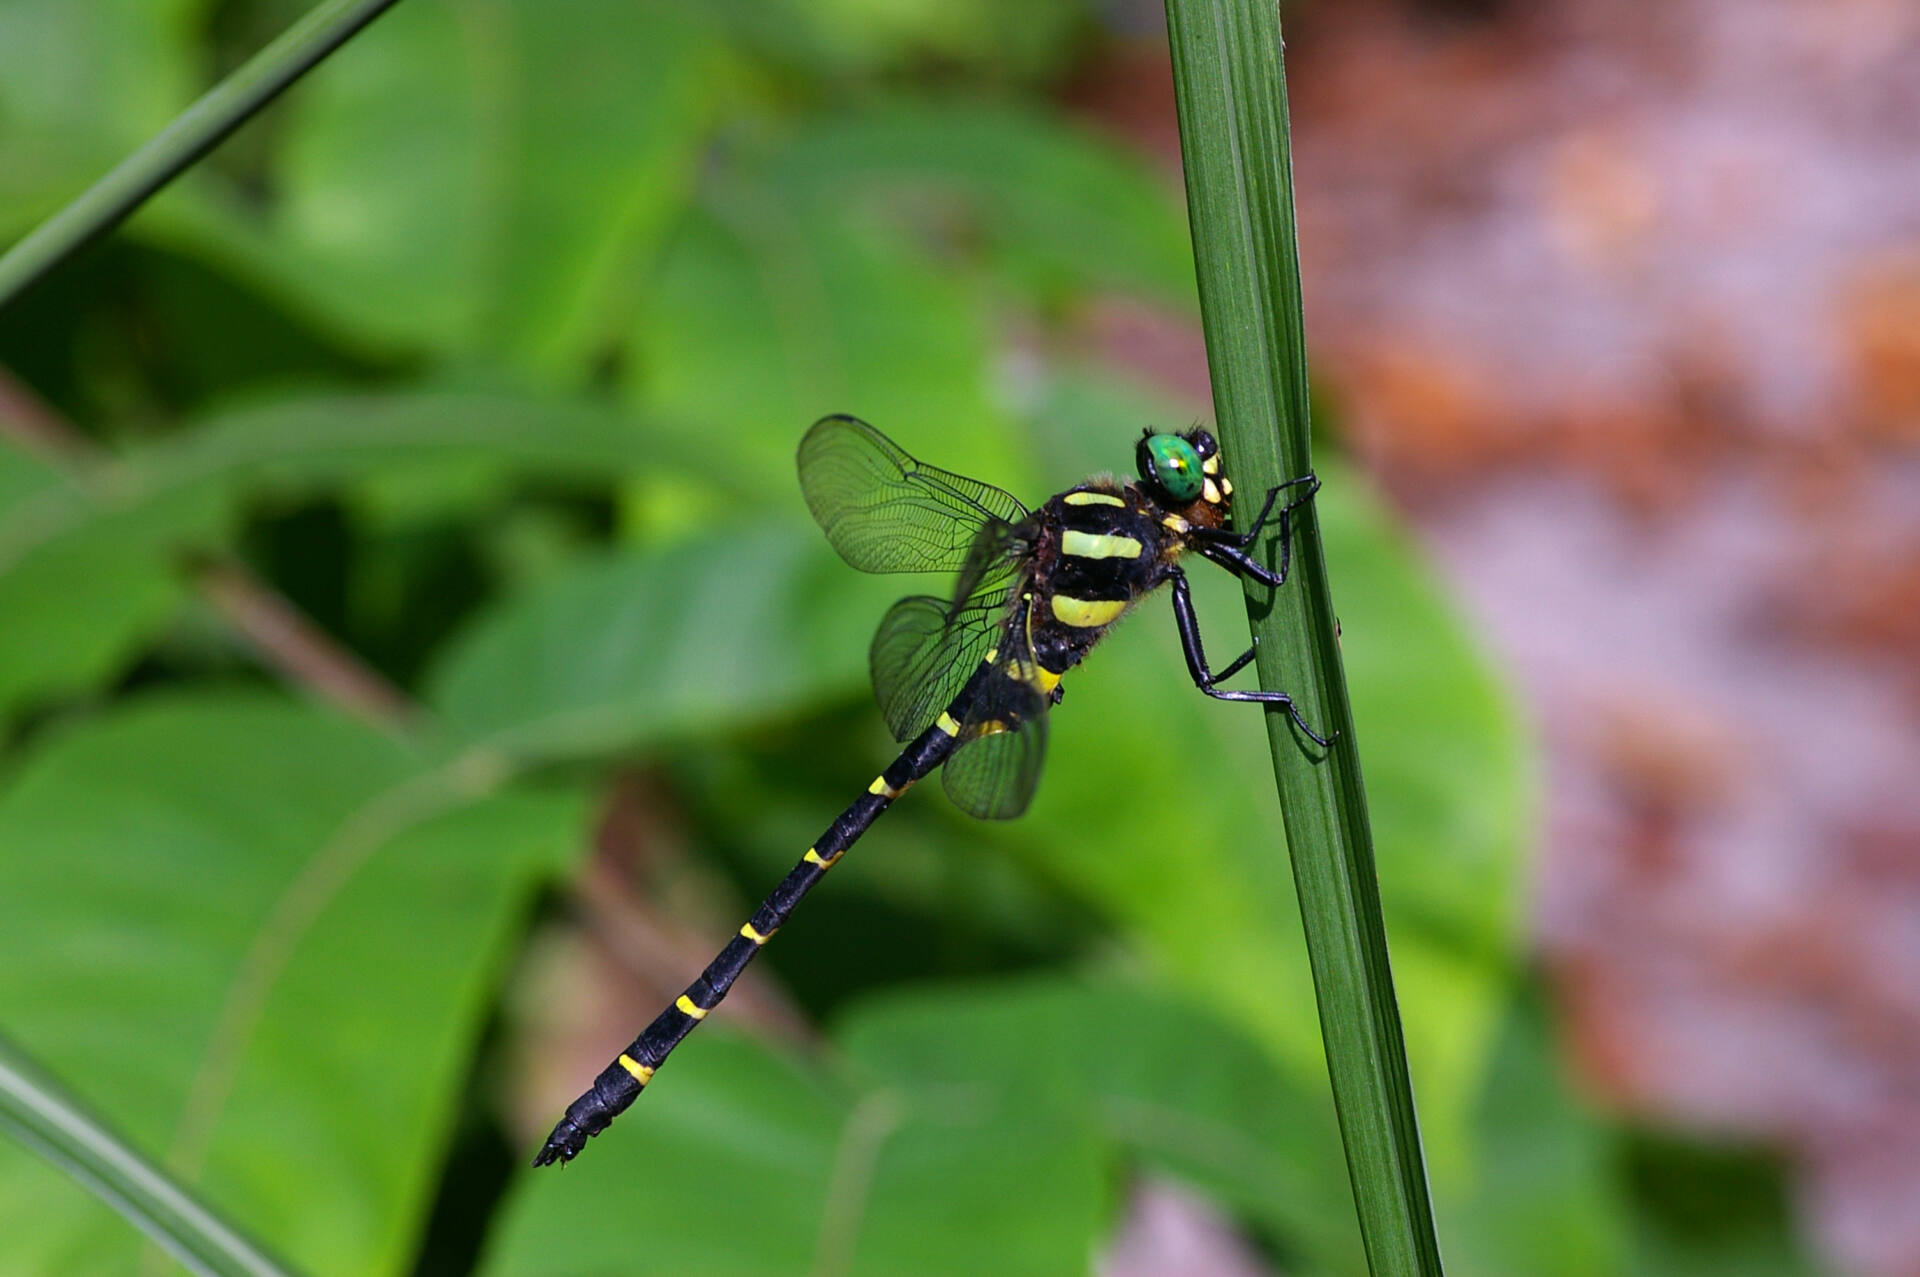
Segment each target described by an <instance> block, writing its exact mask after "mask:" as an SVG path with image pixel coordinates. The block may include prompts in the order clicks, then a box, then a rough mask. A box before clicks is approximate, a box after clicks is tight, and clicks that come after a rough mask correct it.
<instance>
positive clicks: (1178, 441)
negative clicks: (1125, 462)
mask: <svg viewBox="0 0 1920 1277" xmlns="http://www.w3.org/2000/svg"><path fill="white" fill-rule="evenodd" d="M1141 445H1142V446H1141V453H1140V461H1141V466H1140V477H1141V478H1142V479H1145V480H1147V481H1148V482H1149V483H1155V484H1158V485H1159V486H1160V490H1161V491H1163V492H1165V493H1166V494H1167V495H1168V496H1170V497H1172V498H1173V499H1174V500H1175V501H1197V500H1199V499H1200V489H1201V486H1202V485H1203V484H1204V483H1205V482H1206V480H1205V479H1203V478H1202V477H1201V475H1200V454H1199V453H1198V452H1195V451H1194V448H1193V445H1192V444H1190V443H1188V442H1187V441H1186V440H1185V439H1182V438H1181V437H1180V436H1179V435H1150V436H1148V437H1147V438H1146V439H1144V440H1142V441H1141Z"/></svg>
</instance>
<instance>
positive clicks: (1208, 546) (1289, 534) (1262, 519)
mask: <svg viewBox="0 0 1920 1277" xmlns="http://www.w3.org/2000/svg"><path fill="white" fill-rule="evenodd" d="M1303 484H1304V485H1305V486H1306V489H1307V490H1306V492H1305V493H1303V494H1301V495H1300V496H1297V497H1294V498H1293V499H1292V500H1291V501H1288V502H1287V503H1286V504H1285V505H1283V506H1281V507H1280V509H1279V512H1278V516H1277V517H1278V518H1279V520H1280V570H1279V571H1277V572H1276V571H1273V570H1271V569H1269V568H1267V567H1265V566H1264V565H1262V564H1260V563H1258V562H1256V561H1255V560H1254V559H1253V558H1252V556H1250V555H1249V554H1248V553H1247V549H1248V547H1250V546H1251V545H1253V543H1254V542H1255V541H1257V540H1259V538H1260V534H1261V533H1262V532H1263V531H1265V530H1266V526H1267V520H1268V519H1270V518H1273V517H1275V511H1274V508H1273V506H1274V502H1275V501H1277V500H1278V499H1279V497H1280V494H1281V493H1282V492H1284V491H1286V490H1287V489H1288V488H1294V487H1299V486H1301V485H1303ZM1318 491H1320V480H1319V479H1318V478H1316V477H1315V476H1314V475H1312V474H1303V475H1301V476H1300V477H1299V478H1297V479H1289V480H1287V481H1286V482H1285V483H1281V484H1276V485H1274V486H1273V487H1271V488H1268V489H1267V500H1266V503H1265V504H1264V505H1262V506H1261V507H1260V513H1259V515H1258V516H1257V517H1255V519H1254V521H1253V526H1252V527H1250V528H1248V529H1247V530H1246V531H1245V532H1229V531H1227V530H1226V529H1224V528H1195V529H1194V530H1193V536H1194V539H1195V540H1196V541H1197V542H1198V543H1199V547H1200V553H1201V554H1203V555H1205V556H1206V557H1207V558H1209V559H1212V560H1213V561H1214V562H1215V563H1218V564H1219V565H1220V566H1221V567H1223V568H1226V569H1227V570H1228V571H1229V572H1232V573H1233V574H1234V575H1235V576H1243V577H1251V578H1253V579H1254V580H1256V581H1258V582H1260V584H1262V585H1264V586H1267V587H1268V588H1269V589H1278V588H1279V587H1280V586H1282V585H1285V584H1286V581H1287V571H1288V569H1289V567H1290V566H1291V562H1292V558H1293V522H1292V520H1291V519H1290V518H1289V517H1288V516H1289V515H1291V514H1292V513H1293V512H1294V511H1295V510H1297V509H1299V508H1300V507H1301V506H1303V505H1305V504H1306V503H1307V502H1309V501H1311V500H1313V496H1314V494H1315V493H1316V492H1318Z"/></svg>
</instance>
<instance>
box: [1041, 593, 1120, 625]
mask: <svg viewBox="0 0 1920 1277" xmlns="http://www.w3.org/2000/svg"><path fill="white" fill-rule="evenodd" d="M1052 605H1053V619H1054V620H1056V621H1058V622H1060V623H1061V624H1062V625H1071V626H1073V627H1074V628H1075V629H1082V630H1090V629H1093V628H1095V627H1097V626H1101V625H1111V624H1112V623H1113V622H1114V621H1115V620H1117V619H1118V618H1119V616H1120V614H1121V613H1122V612H1124V611H1126V610H1127V601H1126V600H1125V599H1076V598H1073V597H1071V596H1069V595H1065V594H1056V595H1054V596H1053V600H1052Z"/></svg>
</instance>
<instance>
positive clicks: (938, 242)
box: [769, 101, 1194, 311]
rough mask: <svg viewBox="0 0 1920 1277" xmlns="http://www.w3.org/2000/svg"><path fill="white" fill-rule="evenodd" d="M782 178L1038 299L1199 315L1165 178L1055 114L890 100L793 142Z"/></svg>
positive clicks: (789, 189)
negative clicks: (982, 265)
mask: <svg viewBox="0 0 1920 1277" xmlns="http://www.w3.org/2000/svg"><path fill="white" fill-rule="evenodd" d="M769 180H770V181H771V182H772V183H773V184H774V185H776V186H777V187H778V188H779V189H780V190H781V191H782V192H786V193H788V194H789V198H791V199H796V200H800V199H804V200H806V201H808V202H809V203H812V204H814V205H816V206H820V207H827V206H834V207H838V208H839V209H841V210H843V211H844V215H846V216H848V217H851V218H855V219H860V220H864V221H868V222H872V223H874V224H877V225H891V226H895V227H898V228H900V229H902V230H904V231H907V232H909V233H911V234H912V235H913V236H914V238H915V239H916V240H918V241H920V242H921V243H922V244H924V245H925V246H926V247H928V248H931V249H933V250H935V251H936V252H937V253H939V254H940V256H942V257H943V258H945V259H948V260H950V259H951V258H953V257H954V256H956V255H958V254H963V253H966V252H969V251H974V252H978V251H984V252H985V253H987V254H988V255H989V256H990V257H992V258H993V259H994V260H996V261H997V262H1000V263H1003V264H1004V265H1006V266H1008V267H1009V268H1011V270H1012V271H1013V273H1014V274H1015V275H1016V276H1017V277H1018V278H1019V279H1020V280H1021V281H1022V282H1023V283H1025V284H1026V285H1027V287H1028V290H1029V291H1039V292H1043V293H1056V294H1064V295H1066V296H1068V297H1078V296H1079V295H1080V294H1082V293H1084V292H1085V291H1086V290H1087V289H1089V288H1106V289H1115V290H1121V291H1128V292H1133V293H1136V294H1138V295H1140V296H1143V297H1146V298H1150V299H1154V300H1158V301H1161V302H1165V303H1167V304H1169V305H1172V306H1176V307H1179V308H1180V309H1182V310H1186V311H1191V310H1192V309H1193V305H1194V293H1193V261H1192V255H1191V253H1190V252H1189V250H1188V246H1187V238H1186V220H1185V217H1184V216H1183V214H1182V210H1181V208H1180V205H1179V203H1178V201H1177V200H1176V199H1175V198H1174V197H1173V192H1172V190H1171V189H1170V188H1169V186H1168V185H1167V183H1166V181H1165V179H1164V178H1162V177H1161V176H1160V175H1159V174H1157V173H1155V172H1154V171H1153V170H1152V169H1150V168H1149V167H1148V166H1147V165H1146V164H1145V163H1144V162H1142V161H1141V160H1140V159H1139V158H1138V157H1137V156H1135V155H1132V154H1130V153H1128V152H1125V151H1122V150H1120V149H1119V148H1118V147H1116V146H1114V145H1112V144H1111V143H1109V142H1107V141H1105V140H1104V139H1102V138H1100V137H1098V136H1096V135H1094V134H1093V133H1091V132H1088V131H1084V130H1081V129H1077V128H1075V127H1073V126H1071V125H1068V124H1066V123H1065V122H1063V121H1062V120H1060V119H1059V118H1058V117H1057V116H1054V115H1049V114H1043V113H1041V112H1039V111H1032V110H1023V109H1019V108H1016V107H1013V106H1008V105H997V104H993V105H990V104H985V103H975V102H964V101H954V102H943V103H927V102H916V101H894V102H888V103H886V104H885V105H884V107H882V108H877V109H876V108H870V109H867V110H864V111H861V112H859V113H857V114H851V115H847V116H838V117H831V118H829V119H827V120H825V121H823V122H821V123H820V124H818V125H816V126H815V127H813V128H811V129H809V130H807V131H805V132H803V133H801V134H800V135H799V136H797V137H795V138H793V139H792V140H791V141H790V142H788V143H786V144H785V145H783V146H782V147H781V148H780V149H779V150H778V151H777V152H776V153H775V154H774V155H773V156H771V157H770V162H769Z"/></svg>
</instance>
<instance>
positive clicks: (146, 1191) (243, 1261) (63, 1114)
mask: <svg viewBox="0 0 1920 1277" xmlns="http://www.w3.org/2000/svg"><path fill="white" fill-rule="evenodd" d="M0 1131H5V1132H6V1133H7V1134H9V1135H12V1136H13V1137H14V1138H15V1139H17V1140H19V1141H20V1142H21V1143H22V1144H24V1145H26V1146H27V1147H28V1148H30V1149H32V1150H34V1151H35V1152H36V1153H39V1154H40V1155H41V1156H42V1157H44V1158H46V1159H47V1160H48V1161H49V1162H52V1163H53V1164H54V1165H56V1166H58V1167H60V1169H62V1170H64V1171H65V1172H66V1173H67V1174H69V1175H71V1176H72V1177H73V1178H74V1179H75V1180H77V1181H79V1183H80V1184H81V1185H82V1186H84V1187H85V1188H87V1189H88V1190H89V1191H90V1192H92V1193H93V1194H94V1195H95V1196H97V1197H99V1198H100V1199H101V1200H102V1201H104V1202H106V1203H107V1205H109V1206H111V1207H112V1208H113V1209H114V1210H116V1211H118V1212H119V1213H120V1214H121V1215H123V1216H125V1217H126V1219H127V1221H128V1222H129V1223H131V1224H132V1225H133V1226H134V1227H136V1228H138V1229H139V1230H140V1231H141V1232H143V1233H145V1234H146V1235H147V1236H148V1237H150V1238H152V1239H153V1241H154V1242H155V1243H157V1244H158V1245H159V1246H160V1247H162V1248H163V1249H164V1250H165V1251H166V1252H167V1253H168V1254H169V1255H171V1256H173V1258H174V1259H175V1260H177V1261H178V1262H179V1263H180V1264H181V1265H182V1266H183V1267H185V1268H187V1269H188V1270H189V1271H191V1272H195V1273H201V1274H205V1275H206V1277H288V1275H289V1274H290V1273H291V1272H292V1270H291V1269H288V1268H285V1267H282V1266H281V1265H280V1264H278V1263H276V1262H275V1261H274V1260H272V1259H269V1258H268V1257H267V1256H266V1255H264V1254H262V1253H261V1252H260V1251H259V1249H258V1248H256V1247H255V1246H254V1245H253V1243H251V1242H249V1241H248V1240H247V1239H246V1238H244V1237H242V1236H241V1235H240V1234H239V1233H238V1232H237V1231H236V1230H235V1229H234V1228H233V1227H232V1226H231V1225H229V1224H227V1223H226V1222H225V1221H224V1220H222V1219H221V1218H220V1217H219V1216H218V1215H216V1214H214V1213H213V1211H211V1210H209V1209H208V1208H207V1207H206V1206H204V1205H202V1204H201V1203H200V1202H199V1201H198V1200H196V1199H195V1198H194V1196H193V1194H192V1193H190V1192H188V1191H187V1190H186V1189H185V1188H183V1187H181V1186H180V1185H179V1184H177V1183H175V1182H174V1181H173V1180H172V1179H171V1178H169V1177H168V1176H167V1174H166V1172H164V1171H162V1170H161V1169H160V1168H158V1167H156V1166H155V1165H153V1163H151V1162H149V1161H147V1160H146V1159H145V1158H144V1157H142V1156H141V1155H140V1154H139V1153H137V1152H135V1151H134V1150H133V1149H132V1148H130V1147H128V1146H127V1144H126V1143H125V1142H123V1141H122V1140H121V1139H120V1138H119V1136H117V1135H115V1134H114V1133H113V1132H112V1131H110V1130H108V1129H107V1128H106V1127H105V1126H103V1125H102V1124H101V1123H100V1122H99V1121H98V1119H96V1118H94V1117H91V1116H89V1115H88V1114H87V1113H86V1112H85V1111H83V1110H82V1109H81V1108H80V1106H79V1105H78V1104H76V1103H75V1102H74V1101H73V1099H72V1098H71V1097H69V1096H68V1095H67V1094H65V1093H64V1092H63V1091H61V1090H60V1088H59V1087H58V1086H56V1085H55V1084H54V1083H53V1082H52V1081H51V1080H49V1079H48V1078H47V1077H46V1076H45V1075H44V1074H42V1073H41V1072H40V1070H39V1069H37V1068H36V1067H34V1066H33V1065H32V1064H31V1063H30V1062H29V1061H28V1060H27V1059H26V1058H25V1057H24V1056H22V1055H21V1054H20V1052H19V1051H18V1049H17V1048H15V1047H14V1046H13V1045H12V1044H11V1043H9V1042H8V1041H7V1040H6V1039H4V1038H0Z"/></svg>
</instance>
